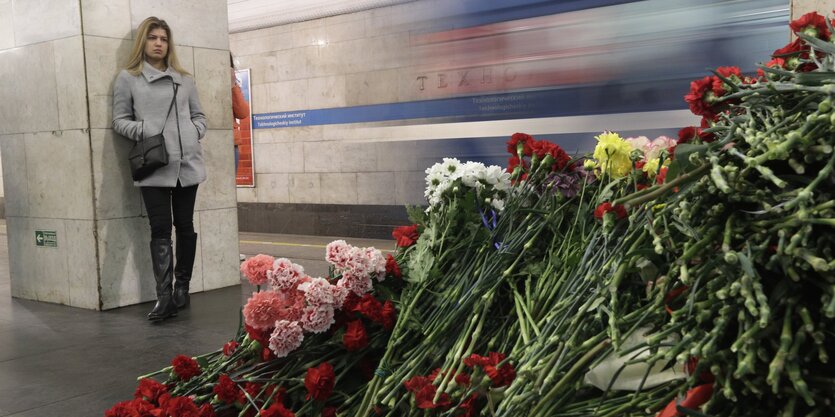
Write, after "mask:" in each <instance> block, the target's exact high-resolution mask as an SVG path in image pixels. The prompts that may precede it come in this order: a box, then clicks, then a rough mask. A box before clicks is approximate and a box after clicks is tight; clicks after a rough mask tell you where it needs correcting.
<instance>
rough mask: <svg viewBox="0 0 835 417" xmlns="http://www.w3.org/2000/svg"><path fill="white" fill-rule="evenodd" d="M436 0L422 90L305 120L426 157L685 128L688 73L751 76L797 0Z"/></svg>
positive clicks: (427, 161) (425, 25)
mask: <svg viewBox="0 0 835 417" xmlns="http://www.w3.org/2000/svg"><path fill="white" fill-rule="evenodd" d="M426 1H429V2H431V3H432V5H433V6H432V9H431V12H430V13H429V14H428V15H426V16H420V17H415V20H416V21H417V20H421V22H420V23H421V24H420V25H418V26H419V27H420V28H421V29H420V30H419V31H418V32H417V33H416V35H415V36H413V37H412V42H411V45H412V49H411V51H410V54H409V56H410V59H411V62H410V63H409V64H410V68H412V69H413V70H414V74H413V79H412V80H411V83H412V86H413V87H414V89H415V90H416V91H417V95H416V99H415V100H411V101H407V102H399V103H391V104H379V105H370V106H358V107H354V108H342V109H331V110H323V111H321V113H320V111H317V110H312V111H309V112H307V113H306V114H305V115H304V116H303V120H302V119H299V120H296V121H295V122H296V123H297V124H338V123H363V124H362V125H357V129H355V131H353V132H352V134H351V136H352V137H353V138H348V139H351V140H357V141H366V142H404V143H407V142H408V143H410V146H409V148H408V149H409V153H410V154H411V155H413V156H414V157H416V158H417V159H418V166H424V167H427V166H430V165H431V164H432V163H434V162H437V161H439V160H440V158H442V157H457V158H459V159H461V160H462V161H463V160H471V161H480V162H484V163H488V164H499V165H504V164H505V163H506V161H507V156H508V155H507V154H506V151H505V145H504V143H505V141H506V140H507V138H508V137H509V136H510V135H511V134H513V133H514V132H526V133H529V134H532V135H534V136H535V137H537V138H539V139H549V140H551V141H553V142H555V143H557V144H559V145H560V146H562V147H563V148H564V149H566V151H568V152H569V153H582V152H587V151H590V150H591V149H593V147H594V144H595V140H594V136H595V135H597V134H599V133H600V132H602V131H604V130H612V131H617V132H619V133H621V135H623V136H624V137H626V136H638V135H644V136H648V137H650V138H653V137H655V136H659V135H667V136H671V137H675V135H676V133H677V131H678V129H679V128H681V127H684V126H688V125H694V124H698V123H699V120H698V119H697V118H696V117H695V116H693V115H692V114H690V112H689V111H688V110H687V105H686V103H685V102H684V99H683V96H684V95H685V94H686V93H687V92H688V90H689V84H690V81H692V80H694V79H697V78H701V77H704V76H706V75H709V74H710V73H709V71H710V69H712V68H716V67H718V66H738V67H740V68H741V69H742V71H743V72H744V73H748V74H750V73H754V72H755V71H756V64H757V63H761V62H767V61H768V60H770V54H771V53H772V52H773V51H774V50H775V49H778V48H780V47H782V46H783V45H785V44H786V43H787V42H788V41H789V40H790V38H789V37H790V33H789V29H788V22H789V15H790V10H789V2H788V1H787V0H645V1H613V0H585V1H579V0H575V1H572V0H568V1H555V0H550V1H543V0H426ZM258 116H261V117H256V118H255V127H256V128H258V127H263V128H267V127H270V125H268V124H266V123H267V121H268V119H266V118H265V117H264V116H265V115H258ZM287 116H290V117H291V118H292V116H293V115H283V116H281V117H287ZM404 149H405V148H404Z"/></svg>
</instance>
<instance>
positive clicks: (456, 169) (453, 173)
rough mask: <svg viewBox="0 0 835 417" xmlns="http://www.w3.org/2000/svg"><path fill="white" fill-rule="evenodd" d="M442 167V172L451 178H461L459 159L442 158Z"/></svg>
mask: <svg viewBox="0 0 835 417" xmlns="http://www.w3.org/2000/svg"><path fill="white" fill-rule="evenodd" d="M442 165H443V167H444V173H445V174H446V175H447V176H448V177H449V178H450V179H451V180H454V179H457V178H461V174H462V172H461V171H462V169H461V168H462V166H461V161H459V160H458V159H457V158H444V162H442Z"/></svg>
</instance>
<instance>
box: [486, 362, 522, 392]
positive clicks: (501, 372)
mask: <svg viewBox="0 0 835 417" xmlns="http://www.w3.org/2000/svg"><path fill="white" fill-rule="evenodd" d="M484 373H486V374H487V376H488V377H490V381H492V382H493V386H494V387H505V386H508V385H510V383H511V382H513V380H514V379H516V369H514V368H513V365H511V364H509V363H506V364H504V365H502V366H501V367H499V368H496V366H495V365H487V366H485V367H484Z"/></svg>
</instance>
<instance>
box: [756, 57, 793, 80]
mask: <svg viewBox="0 0 835 417" xmlns="http://www.w3.org/2000/svg"><path fill="white" fill-rule="evenodd" d="M763 66H766V67H768V68H779V69H784V68H786V60H785V59H783V58H774V59H772V60H771V61H768V62H766V63H765V64H764V65H763ZM757 75H758V76H759V77H760V78H765V71H763V69H762V68H757Z"/></svg>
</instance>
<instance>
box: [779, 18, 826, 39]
mask: <svg viewBox="0 0 835 417" xmlns="http://www.w3.org/2000/svg"><path fill="white" fill-rule="evenodd" d="M789 27H790V28H791V30H792V32H794V33H805V34H806V35H809V36H812V37H816V38H819V39H823V40H825V41H828V40H829V37H830V33H829V28H828V27H827V26H826V18H825V17H823V16H821V15H819V14H818V13H817V12H810V13H806V14H804V15H803V16H800V18H798V19H795V20H792V21H791V23H789Z"/></svg>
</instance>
